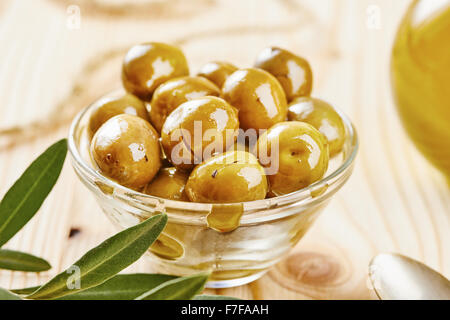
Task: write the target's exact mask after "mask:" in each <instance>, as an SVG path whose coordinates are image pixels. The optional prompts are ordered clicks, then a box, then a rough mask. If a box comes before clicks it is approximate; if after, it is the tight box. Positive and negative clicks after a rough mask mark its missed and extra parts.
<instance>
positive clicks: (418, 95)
mask: <svg viewBox="0 0 450 320" xmlns="http://www.w3.org/2000/svg"><path fill="white" fill-rule="evenodd" d="M391 69H392V70H391V71H392V85H393V92H394V97H395V100H396V104H397V108H398V112H399V115H400V118H401V119H402V122H403V125H404V127H405V129H406V131H407V132H408V134H409V136H410V137H411V138H412V140H413V141H414V143H415V144H416V146H417V148H418V149H419V150H420V151H421V152H422V153H423V154H424V155H425V156H426V157H427V158H428V159H429V160H430V161H431V162H432V163H433V164H434V165H435V166H436V167H437V168H439V169H440V170H441V171H442V172H444V173H445V174H446V176H447V178H449V179H450V0H416V1H414V2H413V3H412V5H411V6H410V7H409V9H408V11H407V13H406V15H405V17H404V19H403V21H402V23H401V25H400V28H399V30H398V34H397V38H396V41H395V44H394V49H393V53H392V64H391Z"/></svg>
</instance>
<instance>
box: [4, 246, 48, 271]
mask: <svg viewBox="0 0 450 320" xmlns="http://www.w3.org/2000/svg"><path fill="white" fill-rule="evenodd" d="M50 268H51V265H50V264H49V263H48V262H47V261H45V260H44V259H42V258H38V257H35V256H33V255H31V254H28V253H24V252H19V251H13V250H5V249H0V269H8V270H16V271H29V272H41V271H47V270H48V269H50Z"/></svg>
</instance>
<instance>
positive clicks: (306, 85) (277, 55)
mask: <svg viewBox="0 0 450 320" xmlns="http://www.w3.org/2000/svg"><path fill="white" fill-rule="evenodd" d="M255 67H257V68H261V69H264V70H266V71H268V72H270V73H271V74H273V75H274V76H275V77H276V78H277V79H278V81H280V83H281V85H282V86H283V89H284V92H285V93H286V97H287V99H288V101H292V100H293V99H294V98H296V97H302V96H309V95H310V94H311V91H312V83H313V74H312V71H311V66H310V65H309V63H308V61H306V60H305V59H303V58H301V57H299V56H296V55H295V54H293V53H291V52H289V51H287V50H284V49H280V48H277V47H269V48H265V49H264V50H262V51H261V52H260V54H259V55H258V57H257V58H256V63H255Z"/></svg>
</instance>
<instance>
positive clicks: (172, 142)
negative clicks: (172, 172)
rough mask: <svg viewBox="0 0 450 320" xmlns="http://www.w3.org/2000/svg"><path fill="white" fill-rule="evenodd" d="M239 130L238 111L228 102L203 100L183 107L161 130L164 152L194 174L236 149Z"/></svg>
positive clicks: (209, 98)
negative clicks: (207, 162)
mask: <svg viewBox="0 0 450 320" xmlns="http://www.w3.org/2000/svg"><path fill="white" fill-rule="evenodd" d="M238 130H239V120H238V116H237V112H236V110H235V109H234V108H233V107H232V106H230V105H229V104H228V103H227V102H226V101H225V100H223V99H221V98H217V97H203V98H198V99H193V100H190V101H187V102H185V103H183V104H181V105H180V106H179V107H178V108H176V109H175V110H174V111H173V112H172V113H171V114H170V115H169V116H168V117H167V119H166V122H165V123H164V125H163V128H162V130H161V140H162V146H163V148H164V152H165V154H166V156H167V158H168V159H169V160H170V162H171V163H172V164H173V165H174V166H175V167H177V168H180V169H182V170H185V171H186V170H191V169H193V168H194V166H195V164H199V163H201V162H203V161H204V160H205V159H207V158H209V157H211V156H212V155H213V154H215V153H222V152H224V151H225V150H226V149H227V148H228V147H229V146H230V145H232V144H233V143H234V142H235V140H236V136H237V132H238Z"/></svg>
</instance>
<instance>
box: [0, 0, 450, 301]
mask: <svg viewBox="0 0 450 320" xmlns="http://www.w3.org/2000/svg"><path fill="white" fill-rule="evenodd" d="M125 3H128V5H124V4H125ZM408 3H409V0H396V1H391V0H303V1H294V0H279V1H275V0H248V1H238V0H236V1H234V0H233V1H231V0H192V1H181V0H178V1H176V0H173V1H163V0H148V1H147V0H142V1H137V0H128V1H126V0H114V1H106V0H96V1H92V0H36V1H30V0H14V1H13V0H3V1H1V2H0V44H1V48H2V50H0V61H1V64H0V88H1V90H0V111H1V115H2V116H1V117H0V195H2V194H4V193H5V192H6V190H7V189H8V188H9V186H10V185H11V184H12V183H13V182H14V181H15V179H17V178H18V177H19V175H20V174H21V172H22V171H23V170H24V169H25V168H26V166H27V165H28V164H29V163H30V162H31V161H32V159H34V158H35V157H36V156H37V155H38V154H39V153H41V152H42V151H43V150H44V149H45V148H46V147H47V146H48V145H50V144H51V143H52V142H54V141H56V139H58V138H61V137H64V136H66V135H67V130H68V125H69V123H70V121H71V119H72V118H73V116H74V114H76V112H78V111H79V110H81V109H82V108H83V107H85V106H86V105H87V104H88V103H89V102H91V101H93V100H94V99H95V98H96V97H98V96H100V95H102V94H103V93H105V92H107V91H110V90H112V89H114V88H116V87H119V86H120V81H119V75H120V60H121V58H122V56H123V54H124V52H125V51H126V49H127V48H128V47H130V46H131V45H133V44H135V43H139V42H144V41H153V40H156V41H167V42H175V43H178V44H180V45H181V46H182V47H183V50H184V51H185V53H186V55H187V57H188V59H189V61H190V65H191V70H192V72H196V71H197V70H198V69H199V67H200V66H201V65H202V64H203V63H205V62H207V61H209V60H212V59H219V60H220V59H224V60H229V61H231V62H233V63H235V64H237V65H239V66H250V65H251V64H252V62H253V59H254V57H255V56H256V54H257V52H258V51H259V50H260V49H262V48H263V47H265V46H267V45H279V46H282V47H285V48H287V49H290V50H292V51H295V52H298V53H299V54H301V55H303V56H305V57H306V58H308V59H309V60H310V61H311V63H312V66H313V69H314V72H315V89H314V95H315V96H319V97H322V98H325V99H327V100H329V101H331V102H333V103H334V104H336V105H337V106H339V107H340V108H342V109H343V110H344V111H345V112H347V113H348V114H349V115H350V117H351V118H352V119H353V120H354V123H355V125H356V127H357V129H358V132H359V136H360V141H361V148H360V152H359V155H358V159H357V164H356V168H355V172H354V174H353V176H352V178H351V179H350V181H349V182H348V183H347V185H346V186H345V187H344V188H343V189H342V190H341V191H340V192H339V193H338V194H337V195H336V196H335V198H334V199H333V201H332V202H331V204H330V205H329V207H328V208H327V209H326V210H325V212H324V213H323V214H322V216H321V217H320V218H319V219H318V221H317V223H316V224H315V225H314V226H313V228H312V229H311V230H310V232H309V233H308V234H307V235H306V236H305V238H304V239H303V240H302V241H301V242H300V243H299V245H298V246H297V247H296V248H295V250H294V251H293V252H292V253H291V254H290V255H289V256H288V257H286V258H285V259H284V260H283V261H282V262H280V263H279V264H278V265H277V266H275V267H274V268H272V269H271V271H270V272H269V273H268V274H266V275H265V276H264V277H263V278H262V279H260V280H258V281H256V282H254V283H252V284H250V285H246V286H242V287H238V288H232V289H226V290H217V291H215V293H217V294H226V295H231V296H236V297H241V298H246V299H366V298H375V297H376V296H375V294H374V292H373V290H371V287H370V285H369V281H368V278H367V267H368V263H369V261H370V259H371V258H372V257H373V256H374V255H375V254H377V253H378V252H391V251H393V252H400V253H403V254H406V255H409V256H411V257H413V258H416V259H418V260H421V261H424V262H425V263H427V264H429V265H430V266H431V267H433V268H435V269H437V270H439V271H441V272H442V273H444V274H445V275H446V276H447V277H448V276H449V275H450V250H449V249H450V232H449V225H450V221H449V216H450V192H449V187H448V185H447V184H446V182H445V180H444V178H443V177H442V176H441V175H440V174H439V173H438V172H437V171H435V169H433V168H432V167H430V165H429V164H428V163H426V162H425V160H424V159H423V158H422V156H421V155H419V154H418V152H417V151H416V150H415V149H414V147H413V146H412V145H411V143H410V142H409V140H407V138H406V136H405V134H404V132H403V130H402V128H401V125H400V123H399V121H398V118H397V115H396V111H395V107H394V105H393V103H392V99H391V93H390V84H389V56H390V48H391V44H392V41H393V37H394V34H395V30H396V26H397V25H398V23H399V20H400V19H401V16H402V13H403V12H404V10H405V9H406V6H407V5H408ZM71 4H72V5H73V4H75V5H77V6H75V7H73V6H70V5H71ZM78 9H80V10H81V20H80V22H81V24H80V26H79V27H80V28H76V27H77V25H76V22H77V10H78ZM71 230H72V237H70V236H69V234H70V231H71ZM74 230H77V231H79V232H78V233H76V232H75V234H74ZM114 231H115V230H114V228H113V227H112V225H111V224H110V222H109V221H108V220H107V219H106V218H105V216H104V215H103V214H102V213H101V212H100V210H99V207H98V206H97V204H96V203H95V201H94V199H93V197H92V196H91V195H90V194H89V193H88V191H87V190H86V189H85V187H84V186H83V185H82V184H81V183H80V181H79V180H78V179H77V177H76V176H75V174H74V172H73V170H72V168H71V166H70V163H69V162H68V161H67V163H66V165H65V167H64V170H63V173H62V176H61V177H60V179H59V182H58V184H57V186H56V188H55V189H54V190H53V192H52V193H51V195H50V197H49V198H48V199H47V200H46V202H45V204H44V205H43V207H42V208H41V210H40V212H39V214H38V215H37V216H36V217H35V218H34V219H33V220H32V221H31V222H30V223H29V224H28V225H27V226H26V227H25V228H24V229H23V230H22V231H21V232H20V233H19V234H18V235H17V236H16V237H15V238H14V239H12V240H11V241H10V242H9V243H8V244H7V245H6V247H7V248H11V249H16V250H24V251H27V252H31V253H33V254H36V255H40V256H43V257H45V258H46V259H48V260H49V261H50V262H51V264H52V265H53V269H52V270H51V271H49V272H46V273H42V274H37V275H36V274H32V273H21V272H9V271H1V272H0V286H2V287H5V288H13V287H23V286H30V285H35V284H38V283H42V282H43V281H45V280H46V279H48V278H49V277H51V276H53V275H55V274H56V273H57V272H59V271H60V270H62V269H63V268H65V267H67V266H69V265H70V263H71V262H73V261H75V260H76V259H77V258H78V257H80V256H81V255H82V254H83V253H84V252H85V251H87V250H88V249H89V248H91V247H93V246H95V245H96V244H98V243H100V242H101V241H102V240H104V239H105V238H106V237H108V236H110V235H112V234H113V233H114ZM150 269H151V266H149V265H148V263H147V262H144V261H140V262H138V263H136V264H135V265H133V266H132V267H130V268H129V269H128V270H127V271H130V272H131V271H133V272H134V271H139V272H145V271H148V270H150ZM209 292H210V293H214V291H213V290H209Z"/></svg>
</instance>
